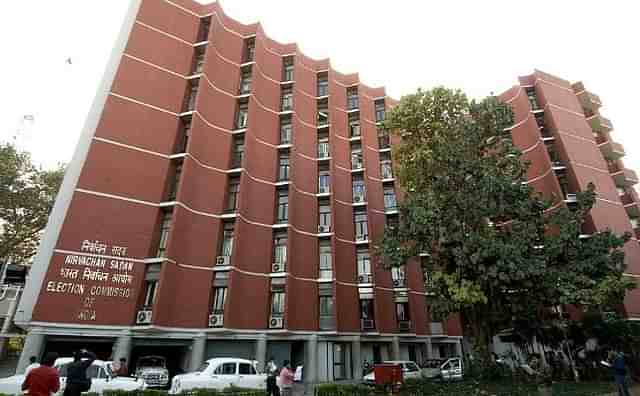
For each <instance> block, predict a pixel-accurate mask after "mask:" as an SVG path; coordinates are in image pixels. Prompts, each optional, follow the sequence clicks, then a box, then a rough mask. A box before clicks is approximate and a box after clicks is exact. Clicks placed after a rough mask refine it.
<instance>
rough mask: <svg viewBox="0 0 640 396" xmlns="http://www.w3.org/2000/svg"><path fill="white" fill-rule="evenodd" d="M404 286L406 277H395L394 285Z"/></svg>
mask: <svg viewBox="0 0 640 396" xmlns="http://www.w3.org/2000/svg"><path fill="white" fill-rule="evenodd" d="M402 286H404V279H394V280H393V287H402Z"/></svg>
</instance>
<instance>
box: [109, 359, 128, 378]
mask: <svg viewBox="0 0 640 396" xmlns="http://www.w3.org/2000/svg"><path fill="white" fill-rule="evenodd" d="M113 374H114V375H115V376H116V377H127V376H129V367H128V366H127V358H125V357H121V358H120V361H119V362H118V363H117V364H116V365H115V367H114V370H113Z"/></svg>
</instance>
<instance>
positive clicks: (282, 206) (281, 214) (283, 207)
mask: <svg viewBox="0 0 640 396" xmlns="http://www.w3.org/2000/svg"><path fill="white" fill-rule="evenodd" d="M287 221H289V191H287V190H278V223H286V222H287Z"/></svg>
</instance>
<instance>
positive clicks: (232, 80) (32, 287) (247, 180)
mask: <svg viewBox="0 0 640 396" xmlns="http://www.w3.org/2000/svg"><path fill="white" fill-rule="evenodd" d="M393 103H394V101H393V99H391V98H389V97H387V96H386V95H385V91H384V89H383V88H371V87H368V86H366V85H365V84H363V83H361V82H360V81H359V79H358V76H357V75H356V74H351V75H344V74H341V73H339V72H337V71H335V70H334V69H332V68H331V66H330V63H329V61H328V60H313V59H310V58H308V57H306V56H305V55H304V54H302V53H301V52H300V51H299V50H298V48H297V46H296V45H295V44H281V43H278V42H275V41H273V40H271V39H270V38H269V37H267V36H266V35H265V33H264V32H263V30H262V28H261V26H260V25H259V24H254V25H243V24H240V23H238V22H236V21H234V20H232V19H230V18H228V17H227V16H226V15H225V14H224V12H223V11H222V10H221V8H220V7H219V5H218V4H216V3H214V4H210V5H206V6H203V5H200V4H198V3H195V2H193V1H190V0H174V1H168V0H134V1H132V3H131V8H130V10H129V13H128V16H127V18H126V21H125V23H124V26H123V29H122V32H121V34H120V37H119V40H118V42H117V43H116V46H115V48H114V52H113V55H112V57H111V60H110V62H109V65H108V67H107V71H106V73H105V76H104V80H103V82H102V85H101V87H100V89H99V92H98V94H97V96H96V99H95V103H94V105H93V107H92V110H91V113H90V115H89V117H88V119H87V122H86V124H85V127H84V131H83V134H82V137H81V139H80V142H79V144H78V148H77V150H76V153H75V154H74V158H73V160H72V162H71V163H70V165H69V169H68V171H67V174H66V176H65V180H64V182H63V186H62V188H61V191H60V193H59V196H58V199H57V202H56V205H55V207H54V209H53V212H52V214H51V218H50V222H49V224H48V226H47V230H46V234H45V236H44V238H43V242H42V246H41V249H40V251H39V253H38V256H37V257H36V259H35V263H34V265H33V268H32V271H31V273H30V277H29V281H28V283H27V286H26V289H25V292H24V297H23V298H22V301H21V304H20V306H19V308H18V312H17V314H16V322H17V323H18V324H19V325H20V326H23V327H24V328H26V329H28V330H29V333H28V336H27V338H26V341H25V348H24V352H23V355H22V357H21V362H20V367H19V368H18V370H20V369H21V368H22V367H24V365H25V364H26V363H27V359H28V357H29V356H32V355H40V354H42V353H44V352H46V351H53V350H55V351H58V352H61V353H66V354H68V353H70V352H71V351H72V350H74V349H76V348H79V347H89V348H91V349H93V350H95V351H96V352H97V353H98V355H99V356H100V357H101V358H104V359H119V358H120V357H128V358H129V360H130V361H135V360H136V359H137V357H140V356H142V355H145V354H150V353H153V354H161V355H164V356H165V357H167V359H168V361H169V363H170V364H171V365H172V366H171V367H169V368H170V370H172V371H173V373H177V372H181V371H186V370H193V369H196V368H197V367H199V366H200V365H201V363H202V362H203V361H204V360H205V359H207V358H211V357H218V356H230V355H231V356H237V357H245V358H252V359H256V360H258V361H259V362H260V363H264V361H265V359H266V358H267V357H268V356H274V357H276V359H278V360H280V361H281V360H283V359H289V360H292V362H293V363H294V364H295V365H300V364H303V365H304V366H305V381H307V382H318V381H331V380H338V379H352V378H360V377H361V375H362V365H363V363H364V362H377V361H382V360H387V359H407V360H409V359H410V360H415V361H422V360H423V359H425V358H427V357H439V356H441V357H445V356H451V355H459V354H461V336H462V330H461V324H460V320H459V318H457V317H455V316H454V317H450V318H446V319H444V320H438V321H435V320H432V318H430V317H429V310H428V305H429V298H430V296H429V294H428V293H427V292H426V291H425V277H424V275H423V273H422V270H421V268H420V265H419V261H418V260H415V261H413V262H411V263H408V264H407V266H406V267H405V268H400V269H395V270H393V271H388V270H384V269H383V268H381V266H380V265H379V263H378V260H377V258H376V257H375V256H374V255H373V248H374V246H373V241H375V240H377V239H378V238H380V237H381V236H382V233H383V230H384V227H385V224H386V223H387V222H393V221H397V216H398V212H397V207H396V206H397V205H396V201H397V199H398V198H397V196H398V195H399V194H400V191H399V190H398V185H397V183H396V181H395V179H394V176H393V167H392V165H391V150H392V146H393V142H392V141H390V138H389V136H387V135H385V134H384V133H382V132H381V131H379V129H378V125H379V122H380V121H381V120H382V119H383V118H384V113H385V109H387V108H388V107H389V106H391V105H393ZM391 140H393V139H391Z"/></svg>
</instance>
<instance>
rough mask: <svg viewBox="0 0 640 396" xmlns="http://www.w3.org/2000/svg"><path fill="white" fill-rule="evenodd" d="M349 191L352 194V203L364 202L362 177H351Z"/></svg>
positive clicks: (364, 192)
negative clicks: (350, 190)
mask: <svg viewBox="0 0 640 396" xmlns="http://www.w3.org/2000/svg"><path fill="white" fill-rule="evenodd" d="M351 189H352V193H353V202H365V200H366V199H365V198H366V196H365V195H366V191H365V185H364V178H363V177H362V175H354V176H353V178H352V180H351Z"/></svg>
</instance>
